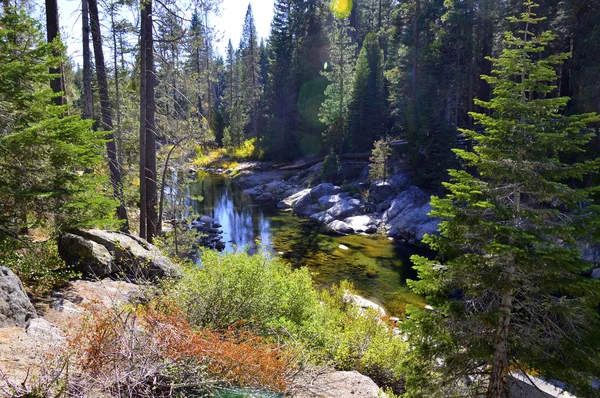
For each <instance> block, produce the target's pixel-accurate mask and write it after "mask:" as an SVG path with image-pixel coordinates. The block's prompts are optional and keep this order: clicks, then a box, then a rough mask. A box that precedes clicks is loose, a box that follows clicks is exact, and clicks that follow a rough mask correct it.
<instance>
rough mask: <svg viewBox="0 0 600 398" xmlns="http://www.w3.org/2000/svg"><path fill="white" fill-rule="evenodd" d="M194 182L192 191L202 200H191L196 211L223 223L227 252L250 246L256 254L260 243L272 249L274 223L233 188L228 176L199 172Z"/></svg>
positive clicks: (248, 198)
mask: <svg viewBox="0 0 600 398" xmlns="http://www.w3.org/2000/svg"><path fill="white" fill-rule="evenodd" d="M192 185H193V187H192V190H194V191H196V192H201V196H202V200H192V203H191V204H192V208H193V209H194V212H195V213H196V214H199V215H206V216H209V217H212V218H214V219H215V220H216V222H218V223H219V224H221V227H220V228H219V229H221V230H222V231H223V234H222V235H223V242H225V250H226V251H229V252H232V251H234V250H236V248H245V247H248V252H249V253H250V254H254V253H255V252H256V251H257V249H258V246H257V242H259V244H260V245H262V246H265V247H267V248H268V249H270V250H272V248H273V247H272V237H271V222H270V220H269V218H268V217H267V216H265V214H264V211H265V210H263V209H262V208H260V207H258V206H257V205H255V204H254V203H252V199H251V198H250V197H249V196H248V195H246V194H244V193H243V192H242V191H241V190H240V189H239V188H236V187H232V184H231V181H230V180H229V179H225V178H223V177H220V176H212V175H209V174H205V173H199V174H198V180H197V181H196V182H194V183H192Z"/></svg>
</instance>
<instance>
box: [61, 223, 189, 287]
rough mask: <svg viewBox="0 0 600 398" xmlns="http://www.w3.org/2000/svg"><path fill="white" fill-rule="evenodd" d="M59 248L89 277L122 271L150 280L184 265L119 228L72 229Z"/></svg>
mask: <svg viewBox="0 0 600 398" xmlns="http://www.w3.org/2000/svg"><path fill="white" fill-rule="evenodd" d="M58 251H59V253H60V255H61V257H62V258H63V259H64V260H65V262H66V263H67V264H69V265H72V266H74V267H76V269H78V270H80V271H81V272H82V273H83V274H84V275H85V276H87V277H95V278H102V277H105V276H110V275H114V274H121V275H123V276H127V277H128V278H130V279H132V280H148V279H155V278H161V277H165V276H178V275H180V274H181V268H180V267H179V266H177V265H175V264H173V263H172V262H171V261H170V260H168V259H167V258H166V257H165V256H163V255H162V254H161V253H160V250H158V248H157V247H156V246H154V245H152V244H150V243H148V242H147V241H146V240H145V239H141V238H139V237H137V236H134V235H130V234H127V233H123V232H118V231H104V230H100V229H91V230H75V231H71V232H70V233H66V234H63V235H62V236H61V237H60V238H59V240H58Z"/></svg>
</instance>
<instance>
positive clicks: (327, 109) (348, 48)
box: [319, 15, 356, 154]
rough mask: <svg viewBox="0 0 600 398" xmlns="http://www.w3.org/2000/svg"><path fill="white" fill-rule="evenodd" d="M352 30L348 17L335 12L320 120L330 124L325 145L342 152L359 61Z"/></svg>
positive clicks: (325, 135) (326, 132) (330, 35)
mask: <svg viewBox="0 0 600 398" xmlns="http://www.w3.org/2000/svg"><path fill="white" fill-rule="evenodd" d="M352 31H353V29H352V28H351V27H350V23H349V19H348V18H347V17H344V18H340V17H338V16H337V15H336V17H335V18H334V22H333V26H332V27H331V30H330V31H329V41H330V43H331V47H330V54H329V61H328V62H327V65H326V68H325V71H324V72H323V75H324V76H325V77H326V78H327V80H329V85H328V86H327V88H326V89H325V100H324V101H323V103H322V105H321V110H320V112H319V117H320V119H321V121H322V122H323V123H324V124H325V125H326V126H327V127H326V130H325V132H324V133H323V134H324V142H325V145H327V146H333V147H334V148H337V151H338V152H339V153H340V154H341V152H343V147H344V140H345V135H346V130H347V125H348V104H349V103H350V101H351V99H352V83H353V81H354V67H355V63H356V61H355V60H356V56H355V54H356V45H355V44H354V43H353V41H352V38H351V35H350V33H351V32H352Z"/></svg>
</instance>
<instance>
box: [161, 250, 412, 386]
mask: <svg viewBox="0 0 600 398" xmlns="http://www.w3.org/2000/svg"><path fill="white" fill-rule="evenodd" d="M347 291H352V285H351V284H350V283H348V282H342V283H341V285H340V286H333V287H332V288H331V289H329V290H324V291H322V292H320V293H319V292H318V291H317V290H316V289H315V288H314V287H313V285H312V281H311V277H310V274H309V272H308V271H307V270H306V269H305V268H301V269H297V270H293V271H292V270H291V268H290V266H289V265H288V264H287V263H284V262H282V261H281V260H280V259H277V258H269V257H267V256H265V255H263V254H257V255H254V256H249V255H248V254H246V253H244V252H238V253H225V254H219V253H216V252H213V251H206V252H204V253H203V255H202V269H199V268H188V269H187V270H186V271H185V275H184V277H183V278H181V279H180V280H179V281H178V282H177V283H176V285H175V287H174V290H173V294H174V296H175V297H174V298H175V300H176V302H177V303H178V305H179V306H180V308H181V309H182V310H183V313H184V314H185V315H186V317H187V319H188V321H189V322H190V323H191V324H192V325H194V326H196V327H209V328H217V329H224V328H226V327H229V326H231V325H235V324H236V323H240V327H247V328H252V329H256V330H259V331H260V332H261V333H263V334H265V335H268V336H271V337H273V338H275V339H277V341H278V342H283V343H285V344H286V345H287V346H288V347H290V348H291V349H293V350H295V351H296V352H297V353H298V355H299V360H300V361H303V362H305V363H312V364H315V365H332V366H334V367H336V368H337V369H342V370H351V369H355V370H358V371H360V372H361V373H364V374H366V375H368V376H369V377H372V378H373V379H374V380H376V382H378V383H379V384H380V385H385V386H388V387H391V388H392V389H393V390H394V391H395V392H399V391H401V387H402V385H403V378H402V374H401V373H400V363H401V358H402V356H403V355H404V352H405V346H406V345H405V343H404V341H403V340H402V339H400V338H398V337H396V336H394V334H393V332H392V329H391V327H390V326H389V325H388V324H387V323H386V322H385V321H384V320H382V319H381V318H380V317H379V314H377V313H375V312H374V311H373V312H370V311H368V312H363V311H360V310H359V309H357V308H355V307H353V306H351V305H349V304H347V303H346V302H345V300H344V294H345V293H346V292H347Z"/></svg>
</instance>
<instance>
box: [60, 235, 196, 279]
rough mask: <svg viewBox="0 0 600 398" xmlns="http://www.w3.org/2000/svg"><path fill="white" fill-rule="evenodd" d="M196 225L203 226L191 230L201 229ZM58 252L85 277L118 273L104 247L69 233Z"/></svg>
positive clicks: (61, 240)
mask: <svg viewBox="0 0 600 398" xmlns="http://www.w3.org/2000/svg"><path fill="white" fill-rule="evenodd" d="M198 225H202V226H203V225H204V224H192V228H201V227H198ZM58 250H59V253H60V255H61V257H62V258H63V260H65V262H66V263H67V264H72V265H75V264H77V267H78V269H79V270H81V271H82V272H83V273H84V274H85V275H98V276H104V275H110V274H113V273H115V272H117V271H119V268H118V267H117V265H116V264H115V261H114V258H113V256H112V254H111V253H110V252H109V251H108V249H107V248H106V247H105V246H103V245H101V244H99V243H97V242H94V241H93V240H90V239H87V238H84V237H83V236H80V235H75V234H71V233H66V234H64V235H62V236H61V237H60V239H59V244H58Z"/></svg>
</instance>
